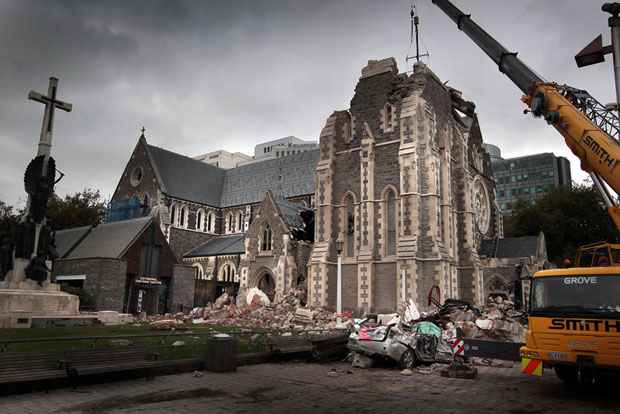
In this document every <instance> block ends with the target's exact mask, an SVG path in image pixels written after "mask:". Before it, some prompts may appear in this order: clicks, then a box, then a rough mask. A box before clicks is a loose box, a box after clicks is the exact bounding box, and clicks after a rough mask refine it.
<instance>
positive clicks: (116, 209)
mask: <svg viewBox="0 0 620 414" xmlns="http://www.w3.org/2000/svg"><path fill="white" fill-rule="evenodd" d="M494 194H495V190H494V181H493V179H492V173H491V168H490V160H489V156H488V154H487V153H486V152H485V150H484V149H483V147H482V136H481V133H480V128H479V125H478V121H477V117H476V114H475V111H474V105H473V104H472V103H470V102H467V101H465V100H464V99H463V98H462V97H461V94H460V92H459V91H457V90H455V89H452V88H449V87H447V86H445V85H444V84H443V83H442V82H441V81H440V80H439V79H438V78H437V76H436V75H435V74H433V72H431V71H430V69H428V68H427V67H426V66H425V65H423V64H418V65H416V66H415V71H414V73H413V74H411V75H407V74H399V73H398V70H397V67H396V62H395V61H394V59H393V58H390V59H385V60H381V61H370V62H369V63H368V66H366V67H365V68H363V69H362V75H361V78H360V80H359V82H358V84H357V87H356V89H355V94H354V97H353V99H352V100H351V105H350V108H349V110H344V111H336V112H334V113H333V114H332V115H331V116H330V117H329V118H328V119H327V122H326V125H325V127H324V128H323V130H322V132H321V136H320V142H319V149H318V150H312V151H307V152H303V153H297V154H294V155H288V156H285V157H281V158H276V159H268V160H264V161H257V162H253V163H251V164H248V165H243V166H238V167H236V168H231V169H226V170H224V169H222V168H218V167H217V166H214V165H209V164H207V163H204V162H201V161H199V160H196V159H191V158H189V157H185V156H182V155H180V154H176V153H174V152H171V151H167V150H165V149H162V148H158V147H154V146H152V145H149V144H148V143H147V142H146V138H145V137H144V135H142V136H141V137H140V139H139V141H138V145H137V146H136V148H135V149H134V152H133V154H132V156H131V159H130V160H129V162H128V164H127V166H126V168H125V171H124V173H123V175H122V177H121V179H120V180H119V184H118V186H117V189H116V191H115V193H114V196H113V198H112V203H111V208H110V214H109V217H112V220H120V219H123V218H129V217H135V216H136V215H147V214H150V215H152V216H154V217H156V219H157V220H158V221H157V222H158V223H159V225H160V227H161V230H162V232H163V234H164V235H165V237H166V238H167V240H168V242H169V244H170V247H171V248H172V251H174V253H175V254H176V255H177V257H178V258H179V259H180V260H183V261H184V263H186V264H188V265H191V266H193V267H194V268H195V278H196V283H195V289H196V292H197V293H196V296H195V301H194V302H195V304H202V303H203V302H204V301H206V300H212V299H213V298H214V297H215V296H216V295H218V294H220V293H221V292H222V291H230V292H233V293H237V292H238V291H239V290H240V291H241V292H243V291H245V290H246V289H248V288H251V287H260V288H261V289H263V290H265V291H267V292H268V294H269V295H271V296H272V297H274V298H277V297H278V296H279V295H282V294H283V293H285V292H286V291H287V290H288V289H290V288H294V287H297V286H299V285H303V286H305V287H306V288H307V290H308V300H309V303H310V304H312V305H320V306H327V307H330V308H334V307H335V304H336V285H337V281H336V278H337V265H336V263H337V259H338V255H339V254H340V255H341V256H342V262H343V265H342V276H343V284H342V286H343V294H342V295H343V306H344V309H346V310H352V311H356V312H364V311H376V312H381V311H393V310H395V309H396V308H397V307H398V306H399V305H400V304H401V303H402V302H403V301H404V300H406V299H408V298H412V299H413V300H415V301H416V302H417V303H418V304H419V305H420V306H422V307H424V304H425V302H426V300H427V299H426V298H427V294H428V292H429V291H430V290H431V289H432V288H433V287H434V286H438V287H439V288H440V291H441V295H442V299H443V298H447V297H454V298H461V299H466V300H471V301H473V302H476V303H481V302H482V295H483V293H482V292H483V281H482V275H481V264H480V258H479V255H478V251H479V248H480V245H481V241H482V240H483V239H492V238H497V237H501V232H502V229H501V217H500V215H499V214H498V209H497V207H496V203H495V196H494ZM200 292H203V293H204V292H207V293H204V294H203V293H200ZM200 295H203V296H202V298H201V297H199V296H200ZM205 295H206V296H205ZM201 301H202V302H201Z"/></svg>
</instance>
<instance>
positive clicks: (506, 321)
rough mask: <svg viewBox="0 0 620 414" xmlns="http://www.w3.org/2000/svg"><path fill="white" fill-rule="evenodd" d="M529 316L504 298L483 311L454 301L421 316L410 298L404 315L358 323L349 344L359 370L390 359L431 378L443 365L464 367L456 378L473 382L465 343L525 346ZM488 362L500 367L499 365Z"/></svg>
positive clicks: (404, 367)
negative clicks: (477, 341)
mask: <svg viewBox="0 0 620 414" xmlns="http://www.w3.org/2000/svg"><path fill="white" fill-rule="evenodd" d="M523 317H524V313H523V312H520V311H517V310H515V307H514V304H513V303H512V302H510V301H507V300H503V299H502V298H501V297H499V298H495V299H494V298H489V299H488V302H487V306H486V307H485V308H484V309H482V310H481V309H477V308H475V307H473V306H472V305H471V304H469V303H468V302H465V301H460V300H454V299H448V300H446V301H445V303H444V304H443V305H441V306H440V307H438V308H437V309H435V310H433V311H430V312H427V313H424V312H419V310H418V308H417V306H416V305H415V303H414V302H413V301H412V300H409V301H407V302H406V303H405V305H404V307H403V309H401V312H400V313H399V314H384V315H367V317H366V318H364V319H356V320H355V324H354V326H353V331H352V333H351V335H350V336H349V342H348V344H347V346H348V348H349V349H350V350H351V351H352V352H353V360H352V365H353V366H354V367H359V368H368V367H371V366H372V365H373V361H374V359H387V360H392V361H393V362H396V363H398V364H399V366H400V368H401V369H403V371H401V373H402V374H403V375H407V373H408V372H409V370H412V369H413V368H414V367H415V371H416V372H419V373H422V374H431V373H433V372H435V371H437V370H438V369H439V367H440V365H438V364H436V362H439V363H444V364H450V368H449V370H455V369H456V368H455V367H459V369H458V370H459V372H458V373H456V374H454V375H457V377H459V378H460V377H461V375H463V376H462V378H473V377H474V376H475V373H474V371H475V370H472V369H470V367H466V366H465V365H463V361H464V353H463V350H464V343H463V339H465V338H476V339H485V340H496V341H505V342H523V339H524V338H523V337H524V328H523V325H522V320H523ZM477 363H478V364H482V362H481V361H477ZM488 364H489V365H491V364H494V366H500V365H498V363H497V362H489V363H488ZM443 366H444V367H445V365H443ZM501 366H503V365H501ZM442 375H444V374H443V373H442ZM446 375H447V374H446ZM450 375H453V374H450Z"/></svg>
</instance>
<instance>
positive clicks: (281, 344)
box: [267, 335, 314, 355]
mask: <svg viewBox="0 0 620 414" xmlns="http://www.w3.org/2000/svg"><path fill="white" fill-rule="evenodd" d="M267 348H268V349H269V350H270V351H271V352H275V353H279V354H285V355H292V354H308V355H309V354H310V353H311V352H312V351H313V349H314V347H313V346H312V343H311V342H310V341H308V339H306V338H303V337H300V336H293V335H291V336H273V337H270V338H269V339H268V341H267Z"/></svg>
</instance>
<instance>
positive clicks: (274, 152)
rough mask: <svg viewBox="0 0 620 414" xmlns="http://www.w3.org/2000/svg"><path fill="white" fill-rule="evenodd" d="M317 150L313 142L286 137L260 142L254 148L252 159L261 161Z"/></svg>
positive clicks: (317, 146)
mask: <svg viewBox="0 0 620 414" xmlns="http://www.w3.org/2000/svg"><path fill="white" fill-rule="evenodd" d="M318 148H319V144H318V143H317V142H315V141H304V140H303V139H299V138H297V137H294V136H292V135H291V136H288V137H284V138H280V139H275V140H273V141H267V142H262V143H260V144H258V145H256V146H255V147H254V159H255V160H257V161H258V160H263V159H270V158H282V157H286V156H288V155H293V154H299V153H302V152H306V151H312V150H316V149H318Z"/></svg>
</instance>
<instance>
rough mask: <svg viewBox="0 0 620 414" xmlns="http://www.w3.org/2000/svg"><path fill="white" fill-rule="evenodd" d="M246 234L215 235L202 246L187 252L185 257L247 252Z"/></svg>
mask: <svg viewBox="0 0 620 414" xmlns="http://www.w3.org/2000/svg"><path fill="white" fill-rule="evenodd" d="M244 238H245V234H233V235H230V236H220V237H214V238H212V239H210V240H209V241H207V242H205V243H203V244H201V245H200V246H198V247H196V248H194V249H192V250H190V251H189V252H187V253H185V254H184V255H183V257H208V256H224V255H230V254H243V253H245V245H244V243H243V240H244Z"/></svg>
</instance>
